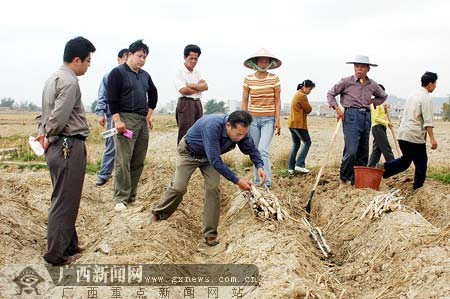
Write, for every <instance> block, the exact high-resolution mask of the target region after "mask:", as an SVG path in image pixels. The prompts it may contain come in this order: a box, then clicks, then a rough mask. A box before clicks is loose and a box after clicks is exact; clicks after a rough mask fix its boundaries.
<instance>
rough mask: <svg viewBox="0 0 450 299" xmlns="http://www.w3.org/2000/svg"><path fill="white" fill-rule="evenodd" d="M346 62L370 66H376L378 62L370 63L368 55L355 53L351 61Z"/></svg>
mask: <svg viewBox="0 0 450 299" xmlns="http://www.w3.org/2000/svg"><path fill="white" fill-rule="evenodd" d="M346 63H348V64H367V65H371V66H378V64H374V63H370V61H369V56H364V55H356V56H355V58H354V59H353V60H352V61H347V62H346Z"/></svg>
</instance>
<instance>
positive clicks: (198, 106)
mask: <svg viewBox="0 0 450 299" xmlns="http://www.w3.org/2000/svg"><path fill="white" fill-rule="evenodd" d="M175 113H176V116H175V117H176V120H177V125H178V139H177V144H179V143H180V140H181V138H183V136H184V135H186V132H187V131H188V130H189V128H190V127H192V125H193V124H194V123H195V122H196V121H197V119H199V118H201V117H202V116H203V107H202V102H201V101H200V100H193V99H188V98H184V97H182V98H179V99H178V103H177V109H176V111H175Z"/></svg>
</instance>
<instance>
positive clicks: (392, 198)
mask: <svg viewBox="0 0 450 299" xmlns="http://www.w3.org/2000/svg"><path fill="white" fill-rule="evenodd" d="M398 192H400V190H399V189H391V190H390V191H389V192H388V193H386V194H379V195H376V196H374V197H373V199H372V201H371V202H370V203H369V205H368V206H367V208H366V210H365V211H364V213H363V214H362V215H361V217H360V220H362V219H364V217H366V216H367V215H369V218H370V219H373V218H380V217H381V216H382V215H383V214H384V213H387V212H392V211H395V210H401V208H402V205H401V200H402V199H403V198H404V197H403V196H398V195H397V193H398Z"/></svg>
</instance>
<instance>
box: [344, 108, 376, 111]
mask: <svg viewBox="0 0 450 299" xmlns="http://www.w3.org/2000/svg"><path fill="white" fill-rule="evenodd" d="M345 109H353V110H358V111H361V112H370V108H366V107H346V108H345Z"/></svg>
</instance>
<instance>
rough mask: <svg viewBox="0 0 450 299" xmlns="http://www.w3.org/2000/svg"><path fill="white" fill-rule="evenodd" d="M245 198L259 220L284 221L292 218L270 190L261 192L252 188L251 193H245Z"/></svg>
mask: <svg viewBox="0 0 450 299" xmlns="http://www.w3.org/2000/svg"><path fill="white" fill-rule="evenodd" d="M244 197H245V198H246V199H247V201H248V203H249V204H250V207H251V208H252V210H253V213H254V215H255V216H256V218H257V219H259V220H263V221H266V220H278V221H283V220H284V219H286V218H290V217H289V214H288V213H287V212H286V211H284V210H283V209H282V208H281V205H280V201H279V200H278V198H277V197H276V196H275V195H274V194H273V193H272V192H271V191H270V190H269V189H268V188H266V190H265V191H263V190H261V192H260V191H259V190H258V189H256V188H255V186H252V190H251V191H246V192H244Z"/></svg>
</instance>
